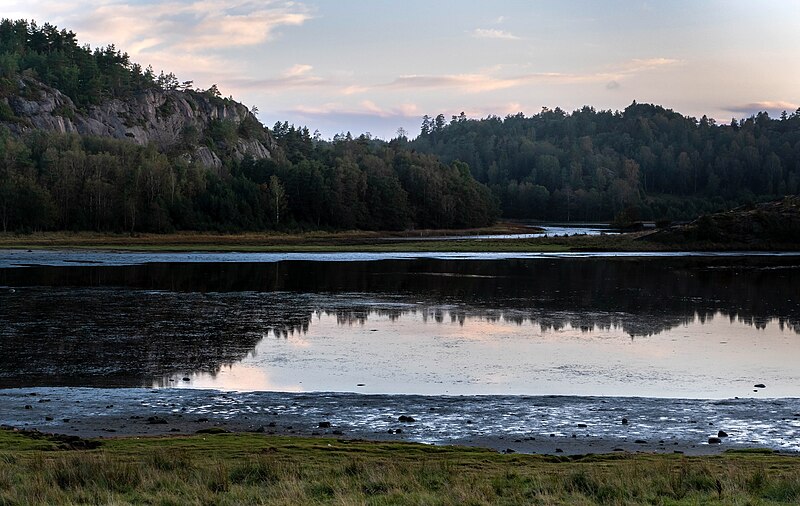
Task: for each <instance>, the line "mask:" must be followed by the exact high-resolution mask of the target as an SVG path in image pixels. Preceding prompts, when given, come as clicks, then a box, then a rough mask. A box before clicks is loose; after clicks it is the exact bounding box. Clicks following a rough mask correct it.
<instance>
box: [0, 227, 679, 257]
mask: <svg viewBox="0 0 800 506" xmlns="http://www.w3.org/2000/svg"><path fill="white" fill-rule="evenodd" d="M509 233H530V229H524V230H519V229H518V228H515V227H514V226H513V225H501V226H498V227H493V228H491V229H475V230H468V231H463V230H461V231H453V230H445V231H438V230H425V231H416V232H406V233H389V232H362V231H355V232H309V233H298V234H275V233H272V234H269V233H243V234H214V233H199V232H184V233H174V234H138V235H135V236H131V235H129V234H98V233H91V232H76V233H69V232H45V233H35V234H26V235H16V234H0V249H90V250H97V249H102V250H117V251H174V252H180V251H212V252H224V251H241V252H275V253H278V252H302V253H326V252H354V251H359V252H420V251H432V252H558V251H660V250H665V251H666V250H670V249H675V248H670V246H669V245H664V244H658V243H649V242H645V241H641V240H639V239H640V237H641V236H642V235H643V234H642V233H636V234H622V235H603V236H573V237H542V238H534V239H480V240H478V239H474V240H447V239H437V240H425V239H424V238H426V237H442V236H447V235H485V234H509ZM415 238H419V239H420V240H414V239H415Z"/></svg>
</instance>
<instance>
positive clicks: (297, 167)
mask: <svg viewBox="0 0 800 506" xmlns="http://www.w3.org/2000/svg"><path fill="white" fill-rule="evenodd" d="M278 134H279V135H278V136H277V139H278V142H279V143H280V144H281V145H282V146H284V147H285V148H286V150H287V155H286V156H284V155H283V154H282V153H281V152H280V151H279V150H276V152H275V156H274V157H273V159H271V160H260V161H254V160H252V159H245V160H243V161H241V162H236V161H234V160H227V161H226V163H227V166H226V168H227V170H226V171H221V172H219V173H217V172H214V171H210V170H208V169H207V168H205V167H201V166H197V165H194V164H190V163H188V162H187V161H186V159H185V158H183V157H180V156H176V157H170V156H168V155H166V154H164V153H160V152H158V151H157V150H156V149H155V148H153V147H142V146H137V145H135V144H132V143H129V142H125V141H118V140H113V139H107V138H95V137H80V136H77V135H64V134H54V133H47V132H42V131H37V132H32V133H30V134H26V135H23V136H22V137H15V136H12V135H11V134H10V133H9V132H8V130H1V129H0V226H2V230H3V231H4V232H6V231H34V230H54V229H55V230H97V231H117V232H121V231H131V232H136V231H152V232H168V231H172V230H221V231H241V230H274V229H283V230H298V229H308V228H331V229H351V228H360V229H405V228H408V227H469V226H482V225H487V224H490V223H491V222H492V221H493V220H494V219H495V218H496V216H497V209H496V205H495V202H494V200H493V198H492V196H491V194H490V192H489V191H488V189H486V188H485V187H484V186H483V185H480V184H479V183H477V182H476V181H475V180H474V179H473V178H472V176H471V175H470V174H469V169H468V168H467V167H466V165H464V164H462V163H453V164H451V165H443V164H442V163H440V162H439V161H438V160H437V159H436V158H435V157H432V156H427V155H420V154H414V153H411V152H409V151H406V150H401V149H396V147H394V146H392V145H381V144H375V143H370V142H369V141H368V139H366V138H365V137H360V138H358V139H338V140H337V141H335V142H331V143H326V142H318V143H314V142H313V141H312V139H311V138H310V137H309V135H308V130H306V129H301V130H298V129H295V128H294V127H290V126H287V127H286V128H285V129H283V130H281V131H279V132H278Z"/></svg>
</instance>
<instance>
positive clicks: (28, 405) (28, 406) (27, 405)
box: [25, 404, 33, 409]
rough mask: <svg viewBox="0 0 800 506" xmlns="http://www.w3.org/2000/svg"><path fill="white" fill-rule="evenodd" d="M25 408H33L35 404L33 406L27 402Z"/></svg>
mask: <svg viewBox="0 0 800 506" xmlns="http://www.w3.org/2000/svg"><path fill="white" fill-rule="evenodd" d="M25 409H33V406H31V405H30V404H26V405H25Z"/></svg>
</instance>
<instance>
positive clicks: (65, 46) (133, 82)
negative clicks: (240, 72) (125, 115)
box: [0, 19, 189, 119]
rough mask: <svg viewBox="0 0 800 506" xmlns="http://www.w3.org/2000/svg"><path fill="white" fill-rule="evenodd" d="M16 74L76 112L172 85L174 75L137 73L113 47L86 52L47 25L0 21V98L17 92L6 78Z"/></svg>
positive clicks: (72, 36)
mask: <svg viewBox="0 0 800 506" xmlns="http://www.w3.org/2000/svg"><path fill="white" fill-rule="evenodd" d="M22 72H25V73H27V75H29V76H30V77H32V78H34V79H36V80H38V81H40V82H43V83H45V84H47V85H48V86H51V87H53V88H56V89H58V90H59V91H61V92H62V93H63V94H65V95H67V96H68V97H69V98H71V99H72V101H73V102H74V103H75V105H76V106H78V107H79V108H84V107H87V106H89V105H96V104H100V103H102V102H103V101H105V100H108V99H109V98H126V97H129V96H131V95H132V94H133V93H137V92H140V91H142V90H145V89H147V88H161V87H164V86H172V87H176V86H178V83H177V78H175V76H174V75H172V74H169V75H166V76H165V75H164V74H163V73H162V74H160V75H159V76H156V75H155V73H154V72H153V69H152V68H150V67H148V68H146V69H143V68H142V67H141V65H139V64H138V63H134V62H132V61H131V60H130V57H129V56H128V54H127V53H124V52H121V51H119V50H117V48H116V47H114V46H113V45H109V46H106V47H104V48H95V49H92V48H91V47H90V46H88V45H84V46H80V45H78V42H77V39H76V35H75V33H73V32H71V31H68V30H64V29H62V30H59V29H58V28H57V27H55V26H53V25H51V24H49V23H45V24H44V25H42V26H39V25H37V24H36V23H35V22H28V21H26V20H10V19H2V20H0V96H2V95H3V94H6V95H7V94H10V93H16V92H17V89H18V86H17V85H16V83H14V82H13V81H12V80H11V78H12V77H13V76H15V75H17V74H18V73H22ZM186 84H187V85H188V84H189V83H186ZM0 112H2V111H0ZM0 119H3V118H2V116H0Z"/></svg>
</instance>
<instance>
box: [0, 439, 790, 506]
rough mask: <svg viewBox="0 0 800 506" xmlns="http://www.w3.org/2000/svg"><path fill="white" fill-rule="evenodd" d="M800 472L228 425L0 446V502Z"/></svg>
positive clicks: (748, 496) (634, 499) (487, 488)
mask: <svg viewBox="0 0 800 506" xmlns="http://www.w3.org/2000/svg"><path fill="white" fill-rule="evenodd" d="M7 446H8V445H7ZM12 446H13V445H12ZM799 471H800V459H797V458H794V457H781V456H776V455H763V454H762V455H759V454H744V455H727V456H722V457H685V456H680V455H644V454H641V455H626V456H619V455H613V456H608V457H604V456H594V457H586V458H582V459H578V458H575V459H571V458H564V457H562V458H560V459H552V458H545V457H539V456H533V455H500V454H497V453H494V452H491V451H488V450H485V451H484V450H476V449H460V448H431V447H426V446H422V445H414V444H403V443H367V442H347V441H336V440H320V439H303V438H273V437H264V436H255V435H247V436H244V435H233V434H228V435H215V436H210V437H208V436H206V437H205V438H201V437H190V438H154V439H119V440H112V441H107V442H105V443H104V445H103V446H102V447H101V448H99V449H97V450H88V451H87V450H84V451H42V450H38V449H35V450H32V449H26V450H23V449H20V450H17V451H15V450H13V449H10V450H6V451H3V452H0V505H10V504H15V505H16V504H163V505H169V504H174V505H178V504H180V505H184V504H222V505H225V504H374V505H382V504H387V505H388V504H441V505H451V504H452V505H461V504H473V505H484V504H487V505H488V504H726V505H727V504H732V505H737V504H741V505H745V504H782V503H788V504H794V503H797V502H798V500H800V472H799Z"/></svg>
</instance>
